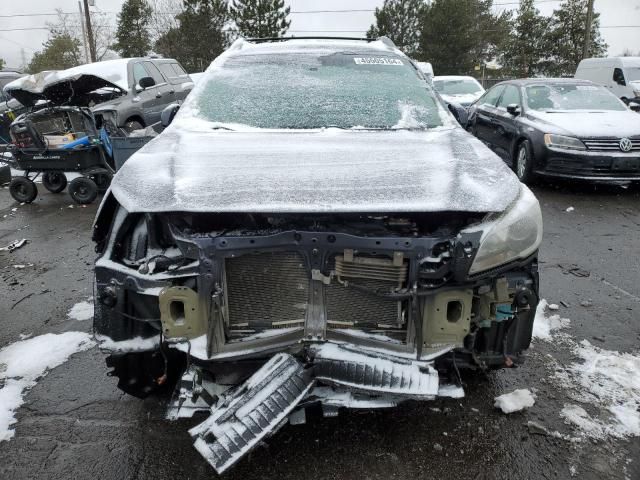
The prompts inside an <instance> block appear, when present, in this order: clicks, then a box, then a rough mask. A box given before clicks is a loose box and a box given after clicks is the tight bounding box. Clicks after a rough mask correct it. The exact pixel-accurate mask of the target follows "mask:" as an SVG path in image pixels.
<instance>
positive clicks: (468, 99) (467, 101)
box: [440, 92, 482, 105]
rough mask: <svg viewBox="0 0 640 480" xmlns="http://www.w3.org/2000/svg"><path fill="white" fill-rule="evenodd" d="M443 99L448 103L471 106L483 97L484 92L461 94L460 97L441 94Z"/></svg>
mask: <svg viewBox="0 0 640 480" xmlns="http://www.w3.org/2000/svg"><path fill="white" fill-rule="evenodd" d="M440 96H441V97H442V99H443V100H444V101H445V102H447V103H452V102H453V103H459V104H460V105H471V104H472V103H473V102H475V101H476V100H478V99H479V98H480V97H481V96H482V92H478V93H477V94H476V93H461V94H460V95H446V94H440Z"/></svg>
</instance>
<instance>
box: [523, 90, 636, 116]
mask: <svg viewBox="0 0 640 480" xmlns="http://www.w3.org/2000/svg"><path fill="white" fill-rule="evenodd" d="M525 93H526V95H525V96H526V99H527V106H528V107H529V108H530V109H532V110H539V111H567V110H625V109H626V107H625V106H624V104H622V102H620V101H619V100H618V99H617V98H616V96H615V95H613V94H612V93H610V92H609V91H608V90H606V89H605V88H604V87H601V86H598V85H585V84H576V83H556V84H545V85H531V86H528V87H526V89H525Z"/></svg>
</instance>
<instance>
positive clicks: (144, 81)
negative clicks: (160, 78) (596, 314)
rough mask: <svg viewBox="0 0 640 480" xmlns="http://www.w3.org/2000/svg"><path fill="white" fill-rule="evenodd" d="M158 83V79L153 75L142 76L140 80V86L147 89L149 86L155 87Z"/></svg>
mask: <svg viewBox="0 0 640 480" xmlns="http://www.w3.org/2000/svg"><path fill="white" fill-rule="evenodd" d="M155 84H156V81H155V80H154V79H153V78H152V77H142V78H141V79H140V81H139V82H138V85H140V88H142V89H143V90H146V89H147V88H150V87H153V86H154V85H155Z"/></svg>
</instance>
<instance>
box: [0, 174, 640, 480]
mask: <svg viewBox="0 0 640 480" xmlns="http://www.w3.org/2000/svg"><path fill="white" fill-rule="evenodd" d="M40 190H43V189H42V188H41V189H40ZM534 190H535V193H536V195H537V196H538V198H539V199H540V202H541V205H542V208H543V215H544V221H545V235H544V241H543V245H542V248H541V254H540V261H541V289H542V297H543V298H546V299H547V300H548V301H549V303H556V304H558V305H559V307H560V310H559V313H560V314H561V315H562V316H563V317H567V318H569V319H571V325H570V327H569V329H568V330H567V331H566V333H567V334H568V335H570V336H571V337H572V338H575V339H576V341H580V340H581V339H586V340H589V341H590V342H591V343H593V344H595V345H598V346H599V347H601V348H606V349H608V350H616V351H621V352H631V353H636V354H637V353H638V346H639V345H640V321H639V320H640V274H639V273H638V268H639V262H638V258H640V191H639V190H638V189H635V190H634V189H625V188H621V187H593V186H588V185H572V184H561V185H556V186H552V187H548V186H547V187H537V188H535V189H534ZM570 207H573V208H572V209H571V208H570ZM14 209H15V210H14ZM96 209H97V204H94V205H90V206H88V207H86V208H81V207H78V206H77V205H75V204H72V203H71V201H70V199H69V197H68V196H67V195H66V194H60V195H53V194H50V193H48V192H45V193H41V194H40V195H39V198H38V199H37V200H36V201H35V202H34V203H33V204H31V205H18V204H16V203H15V202H14V201H13V199H12V198H11V197H10V195H9V192H8V190H7V189H6V188H4V189H0V247H2V246H4V245H6V244H9V243H10V242H12V241H14V240H16V239H21V238H26V239H28V240H29V243H28V244H26V245H25V246H23V247H22V248H20V249H18V250H16V251H14V252H12V253H7V252H0V278H1V282H0V348H1V347H4V346H6V345H9V344H11V343H13V342H16V341H18V340H19V339H20V335H21V334H22V335H27V334H31V335H34V336H35V335H41V334H44V333H49V332H52V333H61V332H66V331H86V332H89V331H90V330H91V321H90V320H87V321H77V320H73V319H70V318H69V317H68V315H67V313H68V312H69V310H70V309H71V307H72V306H73V305H74V304H76V303H78V302H81V301H85V300H87V299H88V298H89V297H90V296H91V295H92V280H91V278H92V265H93V260H94V256H95V254H94V250H93V244H92V243H91V241H90V234H91V224H92V220H93V217H94V215H95V211H96ZM567 209H569V211H567ZM15 265H23V266H24V267H23V268H16V267H14V266H15ZM573 355H574V354H573V353H572V352H571V351H570V349H568V348H566V346H565V345H563V344H562V343H555V342H543V341H536V342H535V343H534V345H533V347H532V348H531V349H530V351H529V353H528V358H527V361H526V363H525V364H524V365H523V366H522V367H519V368H516V369H509V370H502V371H499V372H492V373H489V374H487V375H484V374H478V375H475V376H469V375H465V378H464V381H465V390H466V397H465V398H463V399H458V400H452V399H441V400H437V401H434V402H426V403H407V404H404V405H401V406H400V407H398V408H396V409H391V410H381V411H374V412H356V411H345V412H343V413H341V414H340V415H339V416H338V417H336V418H322V415H321V414H320V412H312V413H311V415H309V416H308V421H307V423H306V424H305V425H301V426H292V425H287V426H285V427H284V428H283V429H282V430H281V431H280V432H279V433H277V434H276V435H275V436H274V437H271V438H269V439H267V440H266V442H265V444H264V445H261V446H260V447H258V448H257V449H256V450H254V451H253V452H252V453H251V454H250V455H249V456H248V457H246V458H245V459H243V460H242V461H241V462H240V463H239V464H238V465H237V466H236V467H235V468H234V469H232V470H231V471H230V472H229V473H227V474H226V475H225V476H224V477H225V478H227V479H230V480H231V479H243V480H251V479H265V478H277V479H281V480H286V479H296V480H300V479H309V480H313V479H345V480H347V479H390V478H398V479H416V478H420V479H431V478H437V479H442V480H446V479H521V478H522V479H534V478H535V479H537V478H545V479H565V478H574V477H575V478H580V479H602V478H607V479H638V478H640V438H638V437H631V438H627V439H612V438H606V439H584V438H583V439H582V440H579V441H576V439H579V438H580V435H579V432H577V431H576V429H575V427H574V426H573V425H569V424H567V423H565V421H564V420H563V418H562V417H561V416H560V415H559V412H560V410H561V409H562V407H563V405H564V404H566V403H567V402H569V401H571V398H570V397H571V393H572V392H571V391H570V389H568V388H565V387H563V386H562V385H560V384H559V383H558V382H557V381H554V380H553V374H554V371H555V370H556V369H557V366H558V365H563V364H567V363H568V362H572V361H575V360H576V359H575V358H573ZM106 372H107V369H106V367H105V365H104V357H103V355H102V354H101V353H100V352H99V351H98V350H97V349H96V348H93V349H91V350H88V351H86V352H82V353H79V354H76V355H74V356H73V357H71V359H69V361H67V362H66V363H64V364H62V365H61V366H59V367H58V368H55V369H54V370H52V371H51V372H49V373H48V375H47V376H46V377H44V378H42V379H41V380H40V381H39V382H38V383H37V385H36V386H35V387H34V388H33V389H31V390H30V391H29V392H28V393H27V394H26V397H25V398H26V401H25V404H24V405H23V406H22V407H21V408H20V410H19V411H18V415H17V418H18V423H17V424H16V425H15V428H16V435H15V437H14V438H12V439H11V440H9V441H4V442H0V478H1V479H3V480H13V479H17V480H18V479H19V480H24V479H65V480H66V479H91V480H97V479H114V480H115V479H117V480H122V479H149V480H150V479H154V480H156V479H177V478H180V479H205V478H206V479H210V478H215V477H216V475H215V473H214V471H213V470H212V469H211V468H210V467H209V465H208V464H207V463H206V462H205V461H204V460H203V459H202V458H201V457H200V455H199V454H198V453H197V452H196V451H195V450H194V449H193V447H192V444H191V440H190V437H189V435H188V433H187V430H188V429H189V428H190V427H191V426H193V425H195V424H197V423H199V422H200V421H201V420H202V419H201V418H200V419H198V418H196V419H192V420H180V421H177V422H170V421H167V420H165V419H164V414H165V407H166V399H163V398H150V399H147V400H144V401H141V400H138V399H135V398H132V397H129V396H127V395H125V394H123V393H122V392H120V391H119V390H118V389H117V388H116V380H115V379H114V378H111V377H108V376H107V375H106ZM516 388H529V389H531V390H533V391H534V392H535V394H536V397H537V399H536V403H535V405H534V406H533V407H532V408H531V409H529V410H526V411H524V412H519V413H514V414H511V415H505V414H503V413H502V412H500V411H499V410H497V409H495V408H494V407H493V399H494V397H496V396H497V395H500V394H502V393H505V392H510V391H513V390H514V389H516ZM531 422H533V423H531ZM541 427H542V428H541Z"/></svg>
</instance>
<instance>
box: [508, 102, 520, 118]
mask: <svg viewBox="0 0 640 480" xmlns="http://www.w3.org/2000/svg"><path fill="white" fill-rule="evenodd" d="M507 112H508V113H509V115H513V116H514V117H517V116H518V115H520V105H518V104H517V103H511V104H509V105H507Z"/></svg>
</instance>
